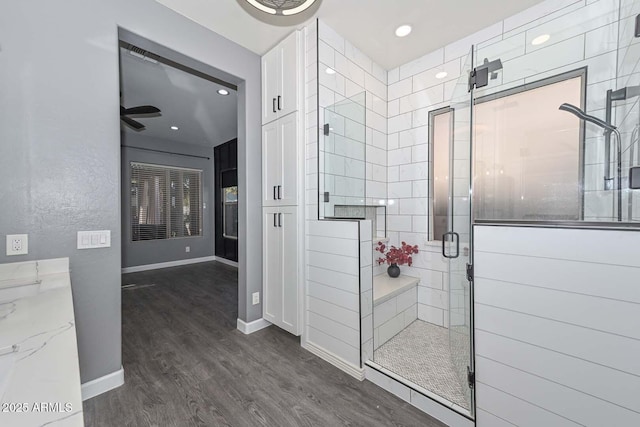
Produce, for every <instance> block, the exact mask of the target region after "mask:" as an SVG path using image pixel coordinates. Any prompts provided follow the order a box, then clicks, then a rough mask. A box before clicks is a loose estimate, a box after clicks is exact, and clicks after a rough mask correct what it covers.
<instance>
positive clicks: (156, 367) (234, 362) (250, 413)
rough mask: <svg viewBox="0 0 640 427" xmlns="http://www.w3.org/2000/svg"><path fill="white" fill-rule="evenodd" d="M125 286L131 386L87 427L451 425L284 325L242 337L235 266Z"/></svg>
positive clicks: (143, 276)
mask: <svg viewBox="0 0 640 427" xmlns="http://www.w3.org/2000/svg"><path fill="white" fill-rule="evenodd" d="M123 284H136V285H138V286H134V287H131V288H125V289H123V291H122V319H123V322H122V323H123V324H122V339H123V365H124V371H125V385H124V386H122V387H120V388H118V389H115V390H112V391H110V392H108V393H105V394H103V395H100V396H97V397H95V398H93V399H90V400H88V401H86V402H84V411H85V412H84V413H85V423H86V425H87V427H93V426H95V427H109V426H114V427H116V426H117V427H124V426H132V427H143V426H159V427H165V426H178V427H186V426H232V427H253V426H268V427H272V426H273V427H286V426H323V427H333V426H367V427H373V426H424V427H442V426H443V424H441V423H440V422H438V421H436V420H434V419H433V418H431V417H429V416H427V415H425V414H424V413H422V412H420V411H419V410H418V409H416V408H414V407H412V406H411V405H409V404H407V403H405V402H404V401H402V400H400V399H398V398H397V397H395V396H393V395H392V394H390V393H388V392H386V391H384V390H382V389H380V388H379V387H377V386H375V385H374V384H372V383H370V382H368V381H363V382H360V381H357V380H356V379H354V378H352V377H350V376H349V375H347V374H345V373H343V372H342V371H340V370H338V369H337V368H335V367H333V366H332V365H330V364H329V363H327V362H325V361H323V360H322V359H319V358H318V357H316V356H314V355H313V354H311V353H309V352H307V351H306V350H304V349H303V348H302V347H300V342H299V338H297V337H294V336H292V335H290V334H288V333H286V332H284V331H282V330H280V329H279V328H277V327H275V326H270V327H269V328H266V329H263V330H261V331H258V332H256V333H254V334H251V335H244V334H242V333H241V332H240V331H238V330H237V329H236V319H237V298H238V295H237V271H236V270H235V269H234V268H232V267H229V266H226V265H223V264H220V263H216V262H210V263H203V264H195V265H191V266H184V267H175V268H169V269H163V270H156V271H151V272H142V273H132V274H127V275H124V276H123ZM145 285H155V286H145Z"/></svg>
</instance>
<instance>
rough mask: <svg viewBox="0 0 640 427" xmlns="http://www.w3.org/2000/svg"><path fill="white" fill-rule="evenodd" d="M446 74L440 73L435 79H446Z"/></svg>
mask: <svg viewBox="0 0 640 427" xmlns="http://www.w3.org/2000/svg"><path fill="white" fill-rule="evenodd" d="M447 75H448V73H447V72H446V71H440V72H439V73H438V74H436V79H444V78H445V77H447Z"/></svg>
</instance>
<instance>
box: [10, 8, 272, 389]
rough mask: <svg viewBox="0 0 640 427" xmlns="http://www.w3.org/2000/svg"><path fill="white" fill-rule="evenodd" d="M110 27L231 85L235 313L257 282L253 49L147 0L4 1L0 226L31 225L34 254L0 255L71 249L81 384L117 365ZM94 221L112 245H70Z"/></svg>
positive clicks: (115, 104)
mask: <svg viewBox="0 0 640 427" xmlns="http://www.w3.org/2000/svg"><path fill="white" fill-rule="evenodd" d="M118 27H120V28H124V29H127V30H128V32H125V33H122V34H123V36H124V37H129V38H132V37H133V34H138V35H139V36H140V37H144V38H145V39H148V40H153V41H154V42H155V43H157V44H158V45H160V46H165V47H166V48H163V49H162V50H161V51H158V53H159V54H161V55H164V56H166V57H169V58H171V59H173V60H177V61H178V62H183V63H186V65H190V66H192V67H194V68H198V69H201V70H202V71H205V72H209V73H213V72H215V73H217V74H218V76H220V77H223V78H225V79H227V80H228V81H230V82H232V83H234V84H237V85H238V98H239V114H238V148H239V150H238V151H239V152H238V159H239V164H238V168H239V170H238V175H239V186H240V188H243V189H245V191H244V192H243V193H241V195H240V206H239V216H240V218H239V221H240V236H239V237H240V250H239V252H240V253H239V265H240V268H239V295H240V298H239V314H238V317H239V318H241V319H243V320H245V321H252V320H255V319H257V318H260V317H261V316H262V307H261V305H255V306H251V305H249V304H248V298H249V297H250V294H251V293H252V292H254V291H258V290H260V289H261V288H262V260H261V248H262V238H261V236H262V232H261V217H260V212H261V209H260V201H261V200H260V181H261V162H260V157H261V148H260V147H261V143H260V121H261V119H260V58H259V57H258V55H255V54H253V53H251V52H249V51H247V50H246V49H244V48H242V47H240V46H238V45H236V44H234V43H232V42H231V41H229V40H227V39H225V38H223V37H221V36H219V35H217V34H215V33H213V32H211V31H209V30H207V29H205V28H203V27H201V26H199V25H197V24H195V23H194V22H192V21H189V20H188V19H186V18H184V17H182V16H180V15H178V14H176V13H175V12H173V11H171V10H169V9H167V8H165V7H164V6H162V5H160V4H159V3H156V2H155V1H153V0H66V1H64V2H52V1H47V0H29V1H22V2H4V3H3V8H2V13H1V14H0V182H2V183H3V185H2V186H0V200H1V201H2V207H3V208H2V213H1V215H0V236H1V235H4V234H7V233H29V248H30V253H29V255H28V256H17V257H16V256H14V257H11V258H7V257H5V256H4V255H3V254H0V262H16V261H25V260H29V259H44V258H54V257H70V259H71V268H72V272H71V280H72V285H73V292H74V307H75V314H76V321H77V333H78V345H79V351H80V370H81V378H82V381H83V382H86V381H90V380H92V379H95V378H98V377H101V376H103V375H106V374H109V373H111V372H114V371H116V370H118V369H119V368H120V365H121V333H120V330H121V321H120V316H121V311H120V267H121V255H120V253H121V249H120V245H121V239H120V229H121V228H120V221H121V214H120V212H121V211H120V124H119V113H118V111H119V88H118V86H119V71H118ZM127 41H133V40H127ZM136 41H137V42H140V47H142V48H149V47H151V46H148V43H147V45H145V43H143V42H141V41H140V40H136ZM176 52H180V53H181V54H183V55H178V54H176ZM191 58H193V59H191ZM194 60H197V61H199V62H196V61H194ZM203 64H204V65H203ZM213 67H215V68H213ZM91 229H109V230H111V232H112V247H111V248H109V249H98V250H95V249H94V250H82V251H79V250H76V232H77V231H78V230H91ZM1 238H4V237H1Z"/></svg>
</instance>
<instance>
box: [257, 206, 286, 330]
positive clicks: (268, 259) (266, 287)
mask: <svg viewBox="0 0 640 427" xmlns="http://www.w3.org/2000/svg"><path fill="white" fill-rule="evenodd" d="M278 219H279V218H278V209H276V208H265V209H263V210H262V285H263V286H262V292H263V297H262V298H263V308H262V316H263V317H264V318H265V319H266V320H267V321H269V322H271V323H273V324H275V325H278V326H280V325H281V323H282V321H281V319H282V242H281V240H282V238H281V235H282V227H280V226H279V225H278ZM280 221H282V220H280Z"/></svg>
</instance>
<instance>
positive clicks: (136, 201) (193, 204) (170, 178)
mask: <svg viewBox="0 0 640 427" xmlns="http://www.w3.org/2000/svg"><path fill="white" fill-rule="evenodd" d="M130 167H131V240H132V241H134V242H135V241H140V240H159V239H172V238H179V237H197V236H201V235H202V184H201V183H202V171H201V170H195V169H185V168H176V167H170V166H161V165H149V164H144V163H134V162H132V163H131V165H130Z"/></svg>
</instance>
